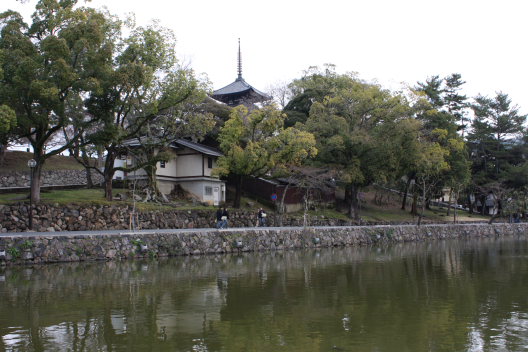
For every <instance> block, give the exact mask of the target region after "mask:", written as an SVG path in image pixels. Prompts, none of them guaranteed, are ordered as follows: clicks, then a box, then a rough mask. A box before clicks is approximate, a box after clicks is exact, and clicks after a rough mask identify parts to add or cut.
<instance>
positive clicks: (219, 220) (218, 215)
mask: <svg viewBox="0 0 528 352" xmlns="http://www.w3.org/2000/svg"><path fill="white" fill-rule="evenodd" d="M222 213H223V211H222V208H220V207H219V208H218V210H217V211H216V228H217V229H221V228H222V225H223V222H222Z"/></svg>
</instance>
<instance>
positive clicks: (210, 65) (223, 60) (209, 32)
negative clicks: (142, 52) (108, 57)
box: [0, 0, 528, 113]
mask: <svg viewBox="0 0 528 352" xmlns="http://www.w3.org/2000/svg"><path fill="white" fill-rule="evenodd" d="M0 1H1V5H0V11H3V10H6V9H16V10H19V11H21V12H22V13H24V14H30V13H32V12H33V8H34V4H35V0H30V1H29V2H28V3H26V4H20V3H19V2H17V1H15V0H0ZM89 6H92V7H96V8H99V7H101V6H107V7H108V8H109V10H110V11H111V12H112V13H114V14H117V15H120V16H122V17H123V16H124V15H125V14H126V13H130V12H134V13H135V14H136V19H137V23H138V24H146V23H148V22H149V21H150V20H151V19H159V20H160V22H161V24H162V25H163V26H166V27H169V28H171V29H173V30H174V32H175V34H176V37H177V40H178V43H177V52H178V57H179V58H180V61H183V62H184V63H188V64H190V65H191V67H192V68H194V70H195V71H196V72H197V73H206V74H207V75H208V76H209V79H210V80H211V81H212V83H213V85H214V89H218V88H221V87H223V86H225V85H227V84H229V83H231V82H232V81H234V79H235V78H236V75H237V71H236V65H237V61H236V60H237V50H238V38H239V37H240V38H241V42H242V63H243V77H244V78H245V79H246V81H247V82H248V83H250V84H252V85H253V86H254V87H256V88H257V89H260V90H266V89H267V88H268V87H269V86H270V85H272V84H276V83H278V82H289V81H290V80H291V79H293V78H297V77H300V76H301V74H302V71H303V70H305V69H307V68H308V67H309V66H314V65H319V66H322V65H323V64H324V63H333V64H335V65H336V66H337V71H338V72H340V73H344V72H349V71H355V72H358V73H359V75H360V77H361V78H364V79H367V80H377V81H378V82H379V83H380V84H382V86H384V87H386V88H391V89H397V88H398V87H399V84H400V82H405V83H408V84H411V85H414V84H415V83H416V81H425V79H426V78H427V77H428V76H432V75H440V76H447V75H449V74H451V73H455V72H457V73H461V74H462V78H463V79H464V80H465V81H467V84H466V85H465V89H464V93H465V94H467V95H468V96H474V95H476V94H477V93H481V94H484V95H490V96H491V95H494V94H495V92H497V91H503V92H504V93H507V94H509V95H510V97H511V98H512V100H513V102H514V103H515V104H518V105H519V106H520V107H521V112H522V113H528V97H527V95H526V93H525V87H524V86H525V85H526V84H527V82H528V46H527V44H528V43H527V30H526V23H527V21H526V15H527V14H528V1H525V0H501V1H499V0H494V1H490V0H435V1H433V0H362V1H357V0H325V1H322V0H319V1H314V0H267V1H259V2H257V1H252V0H173V1H167V0H165V1H164V0H148V1H146V0H106V1H103V0H93V1H92V2H91V3H90V4H89Z"/></svg>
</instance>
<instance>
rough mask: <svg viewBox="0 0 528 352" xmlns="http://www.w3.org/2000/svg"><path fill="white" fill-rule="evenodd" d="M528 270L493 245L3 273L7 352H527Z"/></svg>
mask: <svg viewBox="0 0 528 352" xmlns="http://www.w3.org/2000/svg"><path fill="white" fill-rule="evenodd" d="M527 258H528V245H527V242H526V240H524V239H519V238H493V239H482V240H460V241H445V242H436V243H409V244H398V245H395V246H391V247H375V248H345V249H337V248H334V249H324V250H313V251H291V252H275V253H250V254H244V255H222V256H202V257H186V258H173V259H166V260H159V261H143V262H140V261H127V262H121V263H120V262H109V263H76V264H60V265H47V266H39V267H33V268H28V267H26V268H3V269H2V268H0V278H1V277H3V279H2V280H0V350H7V351H11V350H13V351H50V350H70V351H94V350H123V351H124V350H127V351H128V350H134V351H143V350H145V351H152V350H156V351H158V350H159V351H161V350H167V351H332V350H342V351H403V350H405V351H481V350H491V351H514V350H523V349H526V348H528V337H527V334H526V333H525V331H527V328H528V309H527V308H528V307H527V306H528V302H527V295H526V292H528V287H527V286H528V280H526V279H527V276H528V261H527V260H526V259H527Z"/></svg>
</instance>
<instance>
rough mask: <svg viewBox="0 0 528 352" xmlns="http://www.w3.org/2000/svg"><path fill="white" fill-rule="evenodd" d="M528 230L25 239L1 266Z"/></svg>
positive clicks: (271, 231) (19, 238) (469, 227)
mask: <svg viewBox="0 0 528 352" xmlns="http://www.w3.org/2000/svg"><path fill="white" fill-rule="evenodd" d="M527 232H528V224H526V223H522V224H494V225H487V224H441V225H422V226H415V225H381V226H343V227H310V228H302V227H285V228H262V229H261V228H238V229H237V228H233V229H228V230H215V229H181V230H148V231H138V232H130V231H110V230H108V231H105V232H101V233H96V232H69V233H68V232H63V233H24V234H22V233H21V234H14V233H11V234H2V235H0V265H12V264H37V263H54V262H76V261H91V260H121V259H132V258H143V257H167V256H181V255H202V254H212V253H217V254H218V253H233V252H238V251H241V252H249V251H275V250H290V249H301V248H320V247H321V248H322V247H338V246H361V245H372V244H387V243H397V242H410V241H425V240H444V239H452V238H464V237H493V236H495V237H497V236H506V235H517V236H526V234H527Z"/></svg>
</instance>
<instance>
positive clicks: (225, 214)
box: [221, 207, 229, 229]
mask: <svg viewBox="0 0 528 352" xmlns="http://www.w3.org/2000/svg"><path fill="white" fill-rule="evenodd" d="M228 219H229V213H228V212H227V209H226V207H224V210H223V211H222V218H221V220H222V227H221V228H222V229H227V225H228V224H227V220H228Z"/></svg>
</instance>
